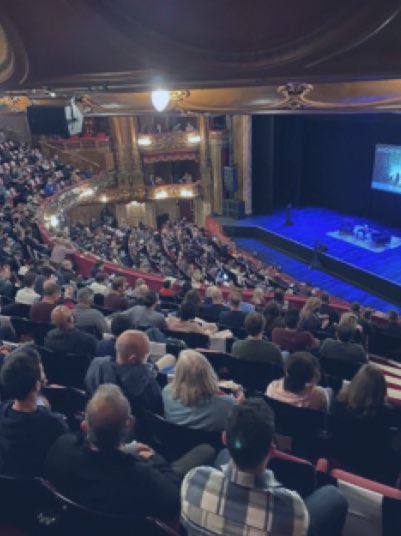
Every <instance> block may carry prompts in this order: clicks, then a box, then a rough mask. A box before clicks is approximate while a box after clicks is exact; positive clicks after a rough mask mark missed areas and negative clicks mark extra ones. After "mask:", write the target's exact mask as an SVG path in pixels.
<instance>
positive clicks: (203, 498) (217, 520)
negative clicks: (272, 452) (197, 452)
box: [181, 462, 309, 536]
mask: <svg viewBox="0 0 401 536" xmlns="http://www.w3.org/2000/svg"><path fill="white" fill-rule="evenodd" d="M181 520H182V522H183V524H184V526H185V528H186V529H187V531H188V534H189V535H190V536H212V535H213V536H214V535H216V534H221V535H225V536H262V535H275V536H303V535H305V534H306V533H307V530H308V525H309V515H308V512H307V510H306V508H305V505H304V503H303V501H302V499H301V497H300V496H299V495H298V494H297V493H296V492H294V491H290V490H288V489H286V488H284V487H283V486H281V484H279V483H278V482H277V481H276V480H275V478H274V475H273V473H272V472H271V471H268V470H266V471H264V473H263V474H261V475H257V476H255V475H251V474H249V473H244V472H241V471H239V470H238V469H236V467H235V466H234V464H233V462H230V463H228V464H227V465H224V466H222V471H219V470H217V469H214V468H213V467H197V468H195V469H192V471H190V472H189V473H188V474H187V475H186V477H185V478H184V481H183V483H182V488H181Z"/></svg>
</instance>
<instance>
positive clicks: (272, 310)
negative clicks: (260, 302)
mask: <svg viewBox="0 0 401 536" xmlns="http://www.w3.org/2000/svg"><path fill="white" fill-rule="evenodd" d="M264 316H265V328H264V330H265V332H266V334H267V336H268V337H270V338H271V336H272V332H273V329H274V328H277V327H283V326H284V320H283V318H282V316H281V307H280V305H279V304H278V303H277V302H276V301H275V300H271V301H269V303H267V305H266V307H265V310H264Z"/></svg>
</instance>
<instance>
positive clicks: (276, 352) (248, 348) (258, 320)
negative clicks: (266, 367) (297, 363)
mask: <svg viewBox="0 0 401 536" xmlns="http://www.w3.org/2000/svg"><path fill="white" fill-rule="evenodd" d="M264 328H265V319H264V317H263V315H262V314H260V313H249V314H248V315H247V317H246V319H245V330H246V332H247V333H248V337H247V338H246V339H245V340H243V341H236V342H235V343H234V344H233V347H232V349H231V353H232V355H233V356H235V357H239V358H240V359H245V360H247V361H257V362H259V363H271V364H272V365H277V366H279V367H283V358H282V355H281V352H280V348H279V347H278V346H276V345H275V344H273V343H272V342H269V341H266V340H264V339H263V332H264Z"/></svg>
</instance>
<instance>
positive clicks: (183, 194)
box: [180, 188, 193, 197]
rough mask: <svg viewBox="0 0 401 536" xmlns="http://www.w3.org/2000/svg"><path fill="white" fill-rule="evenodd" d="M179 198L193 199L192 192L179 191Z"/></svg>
mask: <svg viewBox="0 0 401 536" xmlns="http://www.w3.org/2000/svg"><path fill="white" fill-rule="evenodd" d="M180 197H193V192H192V190H187V189H185V188H183V189H182V190H180Z"/></svg>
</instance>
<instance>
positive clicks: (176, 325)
mask: <svg viewBox="0 0 401 536" xmlns="http://www.w3.org/2000/svg"><path fill="white" fill-rule="evenodd" d="M167 327H168V329H170V330H172V331H183V332H185V333H188V332H189V333H202V334H203V335H212V334H213V333H214V332H215V331H216V325H215V324H208V323H207V322H198V320H197V319H196V308H195V307H194V306H193V305H192V304H191V303H188V302H184V303H182V304H181V307H180V309H179V311H178V315H177V316H168V317H167Z"/></svg>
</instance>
